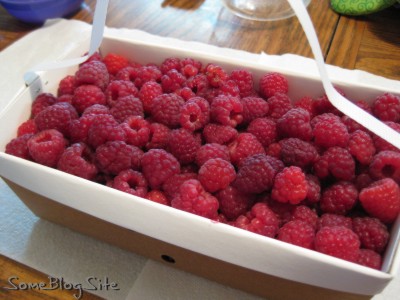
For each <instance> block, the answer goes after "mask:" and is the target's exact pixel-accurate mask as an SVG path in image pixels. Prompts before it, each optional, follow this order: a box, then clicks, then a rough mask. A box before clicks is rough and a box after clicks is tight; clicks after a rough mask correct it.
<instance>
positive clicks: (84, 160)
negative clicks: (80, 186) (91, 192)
mask: <svg viewBox="0 0 400 300" xmlns="http://www.w3.org/2000/svg"><path fill="white" fill-rule="evenodd" d="M57 169H59V170H60V171H63V172H66V173H69V174H72V175H75V176H79V177H81V178H84V179H88V180H93V179H94V178H95V176H96V175H97V172H98V170H97V167H96V165H95V164H94V154H93V153H92V151H91V150H90V148H89V147H88V146H87V145H86V144H84V143H76V144H73V145H71V146H69V147H68V148H67V149H65V151H64V153H63V154H62V155H61V157H60V159H59V161H58V163H57Z"/></svg>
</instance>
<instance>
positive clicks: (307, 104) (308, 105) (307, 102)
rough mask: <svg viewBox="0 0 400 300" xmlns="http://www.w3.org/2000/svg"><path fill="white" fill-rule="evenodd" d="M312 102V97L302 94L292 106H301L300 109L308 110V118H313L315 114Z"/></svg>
mask: <svg viewBox="0 0 400 300" xmlns="http://www.w3.org/2000/svg"><path fill="white" fill-rule="evenodd" d="M313 103H314V99H313V98H311V97H309V96H304V97H302V98H300V99H299V100H297V101H296V102H295V103H294V105H293V106H294V107H295V108H302V109H304V110H306V111H308V113H309V114H310V118H313V117H314V116H315V111H314V105H313Z"/></svg>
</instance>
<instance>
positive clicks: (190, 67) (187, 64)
mask: <svg viewBox="0 0 400 300" xmlns="http://www.w3.org/2000/svg"><path fill="white" fill-rule="evenodd" d="M201 67H202V64H201V62H200V61H198V60H194V59H193V58H190V57H188V58H184V59H182V60H181V73H182V74H183V75H185V76H186V77H188V78H189V77H192V76H196V75H197V74H198V73H199V72H200V70H201Z"/></svg>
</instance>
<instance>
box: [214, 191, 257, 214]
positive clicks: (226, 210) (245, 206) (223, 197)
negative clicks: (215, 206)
mask: <svg viewBox="0 0 400 300" xmlns="http://www.w3.org/2000/svg"><path fill="white" fill-rule="evenodd" d="M216 197H217V199H218V201H219V210H220V211H221V213H222V214H223V215H224V216H225V217H226V218H227V219H228V220H229V221H233V220H235V219H236V218H238V217H239V216H240V215H244V214H245V213H246V212H247V211H248V210H249V209H250V207H251V206H252V205H253V203H254V198H253V197H252V196H250V195H247V194H245V193H243V192H242V191H240V190H238V189H237V188H235V187H233V186H228V187H226V188H225V189H223V190H220V191H219V192H218V193H217V194H216Z"/></svg>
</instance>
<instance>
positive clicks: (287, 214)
mask: <svg viewBox="0 0 400 300" xmlns="http://www.w3.org/2000/svg"><path fill="white" fill-rule="evenodd" d="M259 201H260V202H261V203H266V204H267V205H268V207H269V208H270V209H271V210H272V211H273V212H274V213H275V215H276V216H277V218H278V220H279V226H282V225H283V224H285V223H287V222H289V221H290V220H291V218H292V211H293V208H294V207H295V206H294V205H292V204H290V203H282V202H277V201H275V200H272V199H271V197H270V195H268V194H264V195H263V196H261V197H260V199H259Z"/></svg>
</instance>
